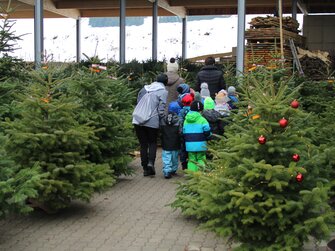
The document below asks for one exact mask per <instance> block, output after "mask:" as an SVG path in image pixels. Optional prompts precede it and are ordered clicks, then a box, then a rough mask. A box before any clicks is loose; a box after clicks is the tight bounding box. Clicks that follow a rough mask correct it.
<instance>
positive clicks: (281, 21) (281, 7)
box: [278, 0, 285, 67]
mask: <svg viewBox="0 0 335 251" xmlns="http://www.w3.org/2000/svg"><path fill="white" fill-rule="evenodd" d="M278 12H279V13H278V16H279V32H280V55H281V57H280V59H281V63H282V66H283V67H284V60H285V58H284V37H283V5H282V0H278Z"/></svg>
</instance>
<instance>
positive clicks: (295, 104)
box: [291, 99, 299, 108]
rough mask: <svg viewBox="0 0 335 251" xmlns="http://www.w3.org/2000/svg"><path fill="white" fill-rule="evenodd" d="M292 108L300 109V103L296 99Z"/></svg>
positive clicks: (292, 103)
mask: <svg viewBox="0 0 335 251" xmlns="http://www.w3.org/2000/svg"><path fill="white" fill-rule="evenodd" d="M291 107H292V108H298V107H299V102H298V101H297V100H296V99H295V100H293V101H292V102H291Z"/></svg>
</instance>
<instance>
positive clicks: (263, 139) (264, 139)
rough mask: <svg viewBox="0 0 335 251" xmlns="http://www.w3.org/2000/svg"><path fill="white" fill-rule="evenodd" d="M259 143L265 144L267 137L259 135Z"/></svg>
mask: <svg viewBox="0 0 335 251" xmlns="http://www.w3.org/2000/svg"><path fill="white" fill-rule="evenodd" d="M258 143H259V144H261V145H264V144H265V143H266V138H265V137H264V136H263V135H261V136H259V138H258Z"/></svg>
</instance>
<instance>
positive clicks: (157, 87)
mask: <svg viewBox="0 0 335 251" xmlns="http://www.w3.org/2000/svg"><path fill="white" fill-rule="evenodd" d="M147 92H154V94H155V96H156V97H153V99H152V107H153V109H157V113H156V114H155V115H154V116H152V117H151V118H150V119H149V120H148V121H147V122H146V123H145V124H140V123H139V122H138V121H137V120H136V119H135V118H134V117H133V121H132V123H133V124H135V125H141V126H146V127H151V128H159V124H160V123H159V122H160V119H161V118H163V117H164V110H165V106H166V99H167V95H168V92H167V91H166V90H165V85H164V84H163V83H160V82H153V83H151V84H150V85H145V86H144V87H143V88H142V89H141V90H140V92H139V93H138V96H137V103H138V102H139V101H140V99H141V98H142V97H143V96H144V95H145V94H146V93H147ZM148 113H151V111H148Z"/></svg>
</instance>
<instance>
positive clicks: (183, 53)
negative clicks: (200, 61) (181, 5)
mask: <svg viewBox="0 0 335 251" xmlns="http://www.w3.org/2000/svg"><path fill="white" fill-rule="evenodd" d="M182 25H183V29H182V39H181V40H182V41H181V43H182V47H181V48H182V49H181V58H182V60H185V59H186V55H187V19H186V17H183V18H182Z"/></svg>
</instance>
